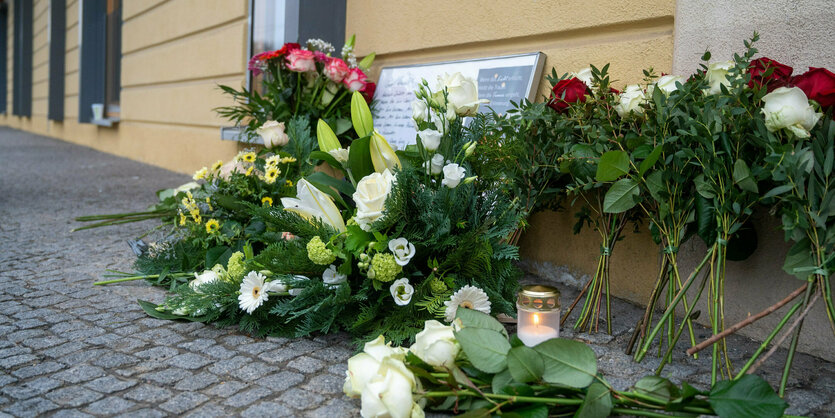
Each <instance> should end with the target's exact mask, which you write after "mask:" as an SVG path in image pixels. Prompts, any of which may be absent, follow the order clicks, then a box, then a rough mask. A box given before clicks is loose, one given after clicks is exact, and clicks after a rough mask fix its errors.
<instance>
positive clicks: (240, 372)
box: [229, 361, 278, 382]
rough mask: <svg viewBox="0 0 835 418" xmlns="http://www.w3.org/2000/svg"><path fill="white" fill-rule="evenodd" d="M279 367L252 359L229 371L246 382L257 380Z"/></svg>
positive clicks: (231, 374)
mask: <svg viewBox="0 0 835 418" xmlns="http://www.w3.org/2000/svg"><path fill="white" fill-rule="evenodd" d="M277 370H278V369H277V368H275V367H273V366H269V365H267V364H265V363H261V362H260V361H251V362H249V363H247V364H246V365H245V366H243V367H241V368H238V369H234V370H231V371H229V375H230V376H232V377H234V378H235V379H240V380H243V381H244V382H255V381H256V380H258V379H260V378H261V377H263V376H266V375H268V374H270V373H273V372H275V371H277Z"/></svg>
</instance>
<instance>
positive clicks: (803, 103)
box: [762, 87, 823, 138]
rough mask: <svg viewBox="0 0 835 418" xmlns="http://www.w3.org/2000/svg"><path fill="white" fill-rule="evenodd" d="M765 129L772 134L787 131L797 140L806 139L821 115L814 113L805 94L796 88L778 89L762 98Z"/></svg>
mask: <svg viewBox="0 0 835 418" xmlns="http://www.w3.org/2000/svg"><path fill="white" fill-rule="evenodd" d="M763 103H765V105H764V106H763V108H762V112H763V115H764V116H765V127H766V128H768V130H769V131H771V132H774V131H778V130H780V129H788V130H789V131H790V132H791V133H793V134H794V135H795V136H796V137H798V138H808V137H809V131H810V130H811V129H812V128H814V127H815V124H817V123H818V120H820V118H821V116H823V114H821V113H817V112H815V108H813V107H812V106H811V105H810V104H809V99H808V98H807V97H806V93H804V92H803V90H801V89H800V88H798V87H780V88H777V89H775V90H774V91H772V92H771V93H768V94H766V95H765V96H764V97H763Z"/></svg>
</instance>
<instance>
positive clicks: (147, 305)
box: [136, 299, 207, 322]
mask: <svg viewBox="0 0 835 418" xmlns="http://www.w3.org/2000/svg"><path fill="white" fill-rule="evenodd" d="M136 301H137V302H138V303H139V306H140V307H141V308H142V310H143V311H145V313H146V314H148V315H149V316H150V317H152V318H156V319H164V320H173V319H185V320H186V321H191V322H206V320H207V317H205V316H188V315H175V314H173V313H171V312H160V311H158V310H157V309H156V308H157V306H159V305H157V304H156V303H152V302H148V301H146V300H141V299H137V300H136Z"/></svg>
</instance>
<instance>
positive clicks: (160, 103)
mask: <svg viewBox="0 0 835 418" xmlns="http://www.w3.org/2000/svg"><path fill="white" fill-rule="evenodd" d="M218 83H222V84H231V85H240V83H241V80H240V79H239V78H227V79H219V80H203V81H197V82H190V83H183V84H173V85H165V86H159V87H136V88H127V89H122V94H121V97H120V101H121V108H122V115H121V117H122V119H123V120H129V121H145V122H161V123H175V124H185V125H197V126H214V127H219V126H222V125H225V124H228V122H226V121H224V120H223V119H221V118H219V117H218V116H217V115H216V114H215V112H214V111H213V110H212V109H213V108H215V107H218V106H224V105H228V104H230V103H231V102H230V100H229V98H228V97H227V96H225V95H223V94H221V91H220V89H218V88H217V84H218ZM217 135H218V137H219V136H220V133H219V132H217Z"/></svg>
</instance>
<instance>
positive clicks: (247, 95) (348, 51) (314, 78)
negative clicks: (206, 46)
mask: <svg viewBox="0 0 835 418" xmlns="http://www.w3.org/2000/svg"><path fill="white" fill-rule="evenodd" d="M354 42H355V38H354V37H351V39H349V40H348V42H347V43H346V44H345V46H343V47H342V50H341V54H340V55H341V56H340V57H335V56H331V55H332V54H333V53H334V51H335V50H334V46H333V45H331V44H329V43H327V42H324V41H322V40H320V39H310V40H308V41H307V43H306V44H305V45H304V46H302V45H299V44H297V43H286V44H284V45H283V46H282V47H281V48H279V49H277V50H275V51H267V52H262V53H260V54H257V55H254V56H253V57H252V59H250V60H249V64H248V69H249V71H251V72H252V76H253V80H254V81H256V82H257V83H253V84H254V85H253V86H251V87H250V88H249V89H247V88H241V89H240V90H237V89H234V88H232V87H229V86H220V88H221V89H222V90H223V91H224V93H226V94H229V95H230V96H232V98H233V99H234V101H235V102H236V103H235V104H234V105H231V106H224V107H220V108H218V109H217V111H218V113H219V114H220V115H221V116H223V117H226V118H227V119H229V120H231V121H232V122H234V123H235V124H236V125H239V126H242V127H244V134H245V135H246V137H247V138H248V139H250V140H252V139H255V138H257V137H258V136H260V137H261V138H263V140H264V144H265V145H266V146H267V148H271V147H273V146H274V145H275V143H274V142H273V141H272V139H273V137H272V136H271V135H263V134H262V133H260V132H258V130H259V129H261V130H264V129H269V127H270V126H271V125H272V124H277V123H279V122H281V121H287V120H290V119H292V118H295V117H297V116H303V117H305V118H307V120H308V122H309V123H310V124H311V126H312V125H313V124H314V123H315V122H316V120H318V119H323V120H325V121H327V122H328V123H329V124H331V125H332V126H334V128H335V131H336V133H337V135H338V136H340V137H341V138H342V139H343V140H347V139H348V138H350V137H351V136H352V133H350V132H348V131H349V130H350V129H351V123H350V120H349V112H350V100H349V97H348V96H349V94H350V93H353V92H360V93H362V95H363V97H365V99H366V100H367V101H368V102H371V99H372V98H373V96H374V90H375V88H376V84H374V82H372V81H370V80H369V79H368V77H367V76H366V74H365V71H367V70H368V68H369V67H370V66H371V64H372V63H373V62H374V54H370V55H368V56H366V57H365V58H364V59H362V60H361V61H360V62H357V58H356V57H355V56H354ZM271 121H272V122H271ZM276 121H278V122H276ZM265 124H266V125H265ZM265 126H266V128H265Z"/></svg>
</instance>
